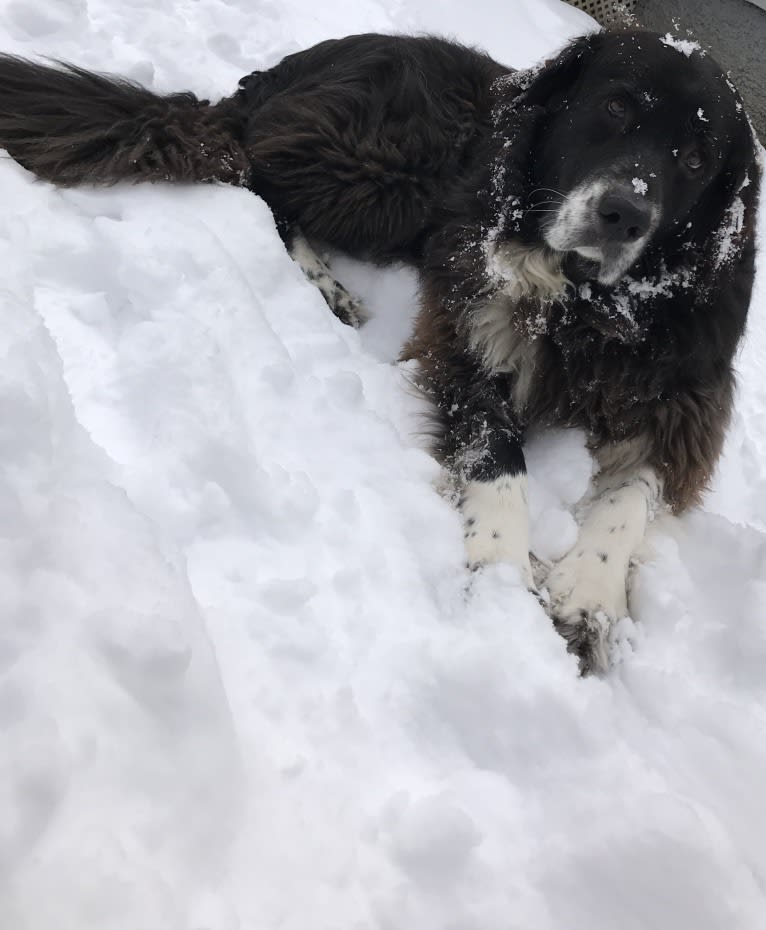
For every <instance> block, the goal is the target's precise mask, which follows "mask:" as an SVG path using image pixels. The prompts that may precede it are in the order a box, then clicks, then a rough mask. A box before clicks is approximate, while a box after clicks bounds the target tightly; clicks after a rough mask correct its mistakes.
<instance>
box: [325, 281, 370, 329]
mask: <svg viewBox="0 0 766 930" xmlns="http://www.w3.org/2000/svg"><path fill="white" fill-rule="evenodd" d="M334 283H335V287H334V288H333V290H332V293H331V294H330V295H329V296H328V297H327V303H328V304H329V305H330V309H331V310H332V312H333V313H334V314H335V316H337V318H338V319H339V320H340V321H341V323H345V324H346V325H347V326H353V327H354V329H359V327H360V326H361V325H362V324H363V323H366V322H367V320H368V319H369V317H370V314H369V313H368V311H367V308H366V307H365V306H364V304H363V303H362V302H361V300H358V299H357V298H356V297H352V296H351V294H349V292H348V291H347V290H346V288H345V287H343V285H342V284H338V282H337V281H336V282H334Z"/></svg>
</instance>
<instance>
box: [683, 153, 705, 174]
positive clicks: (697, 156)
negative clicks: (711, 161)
mask: <svg viewBox="0 0 766 930" xmlns="http://www.w3.org/2000/svg"><path fill="white" fill-rule="evenodd" d="M684 162H685V164H686V167H687V168H688V169H689V170H690V171H699V170H700V168H701V167H702V166H703V165H704V164H705V158H704V156H703V154H702V152H700V151H699V150H698V149H693V150H692V151H691V152H689V154H688V155H687V156H686V158H685V159H684Z"/></svg>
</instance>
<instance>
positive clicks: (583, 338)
mask: <svg viewBox="0 0 766 930" xmlns="http://www.w3.org/2000/svg"><path fill="white" fill-rule="evenodd" d="M0 145H2V146H4V147H5V148H6V149H7V150H8V152H9V153H10V154H11V155H12V156H13V157H14V158H15V159H17V160H18V161H19V162H20V163H21V164H22V165H24V166H25V167H27V168H28V169H29V170H30V171H33V172H34V173H35V174H37V175H38V176H40V177H42V178H46V179H48V180H50V181H53V182H54V183H56V184H62V185H66V184H81V183H111V182H114V181H118V180H123V179H133V180H136V181H141V180H148V181H156V180H167V181H203V180H219V181H224V182H227V183H233V184H240V185H244V186H245V187H247V188H249V189H250V190H253V191H255V192H256V193H258V194H260V195H262V196H263V197H264V198H265V199H266V201H267V202H268V203H269V204H270V206H271V207H272V209H273V211H274V213H275V215H276V217H277V221H278V224H279V227H280V230H281V231H282V234H283V236H284V238H285V241H286V243H287V245H288V247H289V248H290V250H291V253H292V254H293V256H294V257H295V258H296V260H298V261H300V263H301V264H302V265H303V266H304V268H305V269H306V270H307V273H309V274H310V276H311V277H312V279H313V280H316V281H317V283H318V285H319V287H320V289H322V291H323V293H324V294H325V297H326V298H327V300H328V303H330V305H331V307H332V308H333V310H334V311H335V312H336V313H337V314H338V316H340V317H341V318H342V319H343V320H345V321H346V322H349V323H357V322H359V319H360V311H361V308H360V307H359V305H358V303H357V302H355V301H354V300H353V299H352V298H351V297H350V296H349V295H348V294H347V293H346V292H345V291H344V290H343V288H342V287H341V286H340V285H339V284H337V282H335V281H334V280H333V279H332V276H331V274H330V272H329V269H328V268H327V267H326V266H325V265H324V264H323V263H322V262H321V260H320V259H319V257H318V256H317V253H316V252H315V251H314V247H313V244H314V243H320V244H326V245H329V246H332V247H334V248H337V249H341V250H345V251H347V252H349V253H351V254H353V255H356V256H360V257H363V258H369V259H371V260H373V261H378V262H387V261H391V260H395V259H403V260H405V261H409V262H414V263H416V264H417V265H418V267H419V268H420V271H421V278H422V309H421V312H420V315H419V317H418V320H417V323H416V327H415V332H414V334H413V336H412V338H411V340H410V342H409V344H408V346H407V347H406V350H405V355H406V356H407V357H409V358H413V359H416V360H417V362H418V363H419V364H418V368H419V382H420V385H421V387H422V389H423V390H424V391H425V392H426V393H427V395H428V396H429V398H430V399H431V401H432V402H433V407H434V411H435V429H434V432H435V439H436V442H435V448H436V452H437V454H438V456H439V457H440V458H441V460H442V461H443V462H444V463H445V464H446V465H447V466H448V467H449V468H450V469H451V470H452V472H453V474H454V475H455V476H456V477H457V478H458V479H459V480H460V482H461V484H462V510H463V514H464V518H465V526H466V543H467V549H468V559H469V562H470V563H471V564H472V565H480V564H483V563H487V562H494V561H499V560H510V561H513V562H515V563H516V564H517V565H518V566H519V568H520V569H521V572H522V574H523V575H524V577H525V578H526V580H527V582H528V584H529V585H530V587H532V586H533V580H532V571H531V568H530V558H529V533H528V517H527V502H526V484H525V464H524V454H523V449H522V446H523V441H524V434H525V430H526V429H527V427H528V426H529V425H532V424H535V425H543V426H544V425H549V424H550V425H564V426H578V427H582V428H584V429H585V430H586V431H587V434H588V436H589V439H590V444H591V446H592V449H593V450H594V453H595V454H596V456H597V458H598V461H599V463H600V468H601V471H600V473H599V475H598V477H597V479H596V487H595V489H594V494H593V500H592V503H591V506H590V510H589V511H588V512H587V514H586V516H585V518H584V522H583V525H582V528H581V533H580V539H579V542H578V544H577V545H576V546H575V547H574V549H573V550H572V551H571V552H570V553H569V554H568V555H566V556H565V557H564V558H563V559H562V560H561V561H560V562H559V563H558V564H557V565H555V566H554V567H553V568H552V570H551V571H550V573H549V575H548V577H547V580H546V582H545V583H546V586H547V588H548V591H549V594H550V612H551V614H552V616H553V619H554V622H555V624H556V626H557V628H558V629H559V631H560V632H561V633H562V635H563V636H564V637H565V638H566V639H567V641H568V643H569V648H570V649H571V650H572V651H574V652H576V653H577V654H578V656H579V657H580V660H581V666H582V668H583V670H584V671H589V670H602V669H604V668H605V667H606V666H607V664H608V635H609V629H610V625H611V624H612V623H613V621H614V620H615V619H616V618H619V617H620V616H622V615H623V614H625V612H626V610H627V603H626V575H627V570H628V565H629V561H630V558H631V555H632V554H633V553H634V551H635V550H636V548H637V547H638V546H639V544H640V543H641V540H642V538H643V536H644V533H645V529H646V526H647V521H648V519H649V516H650V514H651V513H652V511H653V510H654V508H656V507H658V506H659V505H660V504H662V503H664V504H666V505H667V506H669V507H670V508H671V509H672V510H674V511H675V512H680V511H683V510H684V509H685V508H687V507H689V506H690V505H692V504H695V503H697V502H698V501H699V499H700V496H701V494H702V492H703V491H704V489H705V486H706V483H707V482H708V480H709V478H710V476H711V473H712V471H713V468H714V466H715V464H716V460H717V459H718V456H719V453H720V451H721V446H722V443H723V438H724V433H725V430H726V427H727V423H728V420H729V415H730V410H731V404H732V393H733V385H734V378H733V373H732V360H733V357H734V353H735V351H736V348H737V345H738V342H739V340H740V338H741V336H742V333H743V330H744V326H745V317H746V313H747V308H748V303H749V300H750V291H751V285H752V280H753V266H754V208H755V204H756V200H757V188H758V178H759V172H758V168H757V164H756V157H755V152H756V150H755V142H754V138H753V132H752V130H751V127H750V125H749V123H748V120H747V117H746V115H745V113H744V112H743V109H742V104H741V101H740V99H739V97H738V95H737V93H736V91H735V89H734V88H733V87H732V86H731V84H730V83H729V81H728V79H727V77H726V76H725V75H724V74H723V73H722V72H721V71H720V69H719V68H718V67H717V66H716V64H715V63H714V62H713V61H712V60H711V59H710V58H709V57H708V56H707V55H706V54H705V53H704V52H702V51H700V50H690V47H689V44H688V43H683V44H681V43H679V44H676V43H675V42H674V41H673V40H672V39H671V38H670V37H666V38H664V39H663V38H661V37H659V36H657V35H654V34H651V33H646V32H642V31H635V30H629V31H620V32H611V33H609V32H605V33H600V34H594V35H589V36H586V37H584V38H581V39H578V40H576V41H575V42H572V43H571V44H570V45H569V46H568V47H566V48H565V49H564V50H563V51H562V52H561V54H560V55H559V56H558V57H557V58H555V59H554V60H552V61H549V62H547V63H545V64H544V65H543V66H541V67H539V68H537V69H533V70H531V71H528V72H513V71H512V70H511V69H509V68H506V67H503V66H502V65H500V64H498V63H497V62H495V61H493V60H492V59H491V58H489V57H487V56H486V55H484V54H481V53H480V52H477V51H474V50H471V49H468V48H464V47H462V46H460V45H456V44H454V43H452V42H447V41H444V40H441V39H438V38H407V37H390V36H380V35H362V36H352V37H349V38H346V39H341V40H338V41H330V42H323V43H322V44H320V45H318V46H316V47H315V48H312V49H309V50H308V51H305V52H301V53H299V54H296V55H291V56H290V57H288V58H286V59H285V60H284V61H282V62H281V63H280V64H278V65H277V66H276V67H275V68H273V69H271V70H270V71H267V72H262V73H259V72H256V73H254V74H251V75H249V76H248V77H246V78H244V79H243V80H242V81H241V82H240V87H239V90H238V91H237V92H236V93H235V94H234V95H233V96H232V97H229V98H227V99H225V100H222V101H220V102H219V103H217V104H215V105H210V104H209V103H208V102H207V101H199V100H197V99H196V98H195V97H193V96H192V95H190V94H176V95H172V96H168V97H159V96H157V95H155V94H153V93H151V92H149V91H148V90H145V89H143V88H140V87H138V86H136V85H134V84H131V83H129V82H125V81H120V80H117V79H112V78H107V77H104V76H99V75H94V74H90V73H88V72H84V71H82V70H79V69H77V68H73V67H70V66H62V67H55V68H51V67H48V66H43V65H38V64H34V63H31V62H28V61H24V60H21V59H17V58H12V57H3V58H0Z"/></svg>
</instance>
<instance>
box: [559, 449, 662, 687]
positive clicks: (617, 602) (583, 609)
mask: <svg viewBox="0 0 766 930" xmlns="http://www.w3.org/2000/svg"><path fill="white" fill-rule="evenodd" d="M596 490H597V496H596V498H595V499H594V501H593V503H592V504H591V506H590V509H589V511H588V513H587V515H586V517H585V520H584V521H583V524H582V527H581V529H580V536H579V539H578V542H577V544H576V545H575V547H574V548H573V549H572V550H571V551H570V552H569V553H568V554H567V555H565V556H564V558H563V559H561V561H560V562H558V563H557V564H556V565H555V566H554V567H553V569H552V570H551V572H550V574H549V576H548V580H547V588H548V592H549V594H550V598H551V614H552V617H553V620H554V623H555V625H556V629H557V630H558V631H559V633H561V635H562V636H563V637H564V638H565V639H566V640H567V643H568V648H569V651H570V652H573V653H575V654H576V655H577V656H579V659H580V668H581V670H582V672H583V674H587V673H589V672H603V671H605V670H606V669H607V668H608V665H609V648H608V646H609V633H610V630H611V628H612V625H613V624H614V622H615V621H616V620H618V619H619V618H621V617H624V616H626V615H627V611H628V606H627V593H626V590H627V575H628V568H629V566H630V560H631V557H632V556H633V555H634V553H635V552H636V550H637V549H638V548H639V546H640V544H641V542H642V541H643V538H644V534H645V532H646V527H647V524H648V522H649V518H650V515H651V513H652V512H653V510H654V508H655V507H656V505H657V503H658V502H659V500H660V498H661V495H662V483H661V480H660V478H659V477H658V476H657V474H656V472H655V471H654V469H653V468H651V467H650V466H648V465H637V466H635V467H633V468H630V469H625V470H622V471H618V472H614V471H608V472H606V473H605V474H603V475H602V476H601V477H600V478H599V479H598V481H597V486H596Z"/></svg>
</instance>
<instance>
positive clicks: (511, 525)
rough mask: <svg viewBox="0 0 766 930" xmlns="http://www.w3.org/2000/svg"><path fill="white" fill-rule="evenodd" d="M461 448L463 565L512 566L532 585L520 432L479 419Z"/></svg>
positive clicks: (524, 471)
mask: <svg viewBox="0 0 766 930" xmlns="http://www.w3.org/2000/svg"><path fill="white" fill-rule="evenodd" d="M476 433H477V435H475V436H474V437H473V440H472V441H471V442H470V443H469V444H468V445H467V446H466V447H465V449H464V450H463V453H462V456H461V461H460V472H461V477H462V479H463V481H464V484H463V493H462V496H461V511H462V514H463V520H464V525H465V546H466V556H467V559H468V565H469V567H470V568H471V569H472V570H473V569H477V568H480V567H481V566H483V565H487V564H491V563H493V562H510V563H512V564H514V565H516V566H517V567H518V569H519V571H520V573H521V577H522V580H523V582H524V584H526V586H527V587H528V588H530V589H534V582H533V579H532V568H531V565H530V562H529V510H528V505H527V469H526V464H525V461H524V453H523V451H522V447H521V435H520V433H519V431H518V430H516V429H515V428H514V427H513V426H511V425H509V424H503V423H498V422H493V421H492V420H491V419H488V420H484V421H483V422H482V423H481V425H480V426H479V427H478V429H477V430H476Z"/></svg>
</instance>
